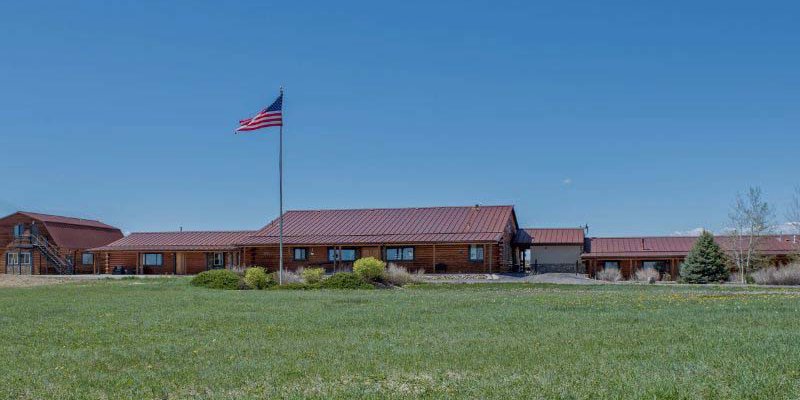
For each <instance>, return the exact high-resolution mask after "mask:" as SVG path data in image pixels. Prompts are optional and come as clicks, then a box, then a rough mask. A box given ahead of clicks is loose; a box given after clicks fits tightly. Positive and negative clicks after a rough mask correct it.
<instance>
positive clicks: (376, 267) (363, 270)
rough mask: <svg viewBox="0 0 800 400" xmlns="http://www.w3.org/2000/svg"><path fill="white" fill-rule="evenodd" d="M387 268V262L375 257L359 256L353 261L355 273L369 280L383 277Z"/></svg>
mask: <svg viewBox="0 0 800 400" xmlns="http://www.w3.org/2000/svg"><path fill="white" fill-rule="evenodd" d="M385 269H386V263H385V262H383V261H381V260H379V259H377V258H375V257H366V258H359V259H358V260H356V262H355V263H353V273H355V274H356V276H358V277H359V278H361V279H363V280H365V281H368V282H372V281H377V280H379V279H381V278H382V277H383V272H384V270H385Z"/></svg>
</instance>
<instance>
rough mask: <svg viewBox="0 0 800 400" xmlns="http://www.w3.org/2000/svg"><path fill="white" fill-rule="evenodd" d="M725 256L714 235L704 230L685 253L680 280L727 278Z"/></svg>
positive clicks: (714, 280)
mask: <svg viewBox="0 0 800 400" xmlns="http://www.w3.org/2000/svg"><path fill="white" fill-rule="evenodd" d="M729 274H730V271H728V265H727V257H726V256H725V253H724V252H723V251H722V248H720V247H719V245H718V244H717V242H715V241H714V236H713V235H712V234H711V233H709V232H706V231H704V232H703V233H702V234H701V235H700V237H699V238H697V241H696V242H694V246H692V249H691V250H690V251H689V254H687V255H686V260H685V261H684V263H683V265H681V281H682V282H686V283H709V282H725V281H726V280H728V275H729Z"/></svg>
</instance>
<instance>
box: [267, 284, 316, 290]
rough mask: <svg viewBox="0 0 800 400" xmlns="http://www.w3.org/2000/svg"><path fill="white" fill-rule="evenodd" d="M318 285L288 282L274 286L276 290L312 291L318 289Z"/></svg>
mask: <svg viewBox="0 0 800 400" xmlns="http://www.w3.org/2000/svg"><path fill="white" fill-rule="evenodd" d="M320 287H321V286H320V284H319V283H304V282H289V283H284V284H283V285H279V286H275V289H278V290H312V289H319V288H320Z"/></svg>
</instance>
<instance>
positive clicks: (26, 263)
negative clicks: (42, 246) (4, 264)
mask: <svg viewBox="0 0 800 400" xmlns="http://www.w3.org/2000/svg"><path fill="white" fill-rule="evenodd" d="M23 256H27V259H28V261H27V262H24V261H23V259H24V258H25V257H23ZM18 257H19V263H18V264H17V265H23V266H26V267H27V266H30V265H33V255H32V254H31V252H30V251H20V252H19V255H18Z"/></svg>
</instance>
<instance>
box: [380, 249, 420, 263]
mask: <svg viewBox="0 0 800 400" xmlns="http://www.w3.org/2000/svg"><path fill="white" fill-rule="evenodd" d="M408 249H411V258H408V259H407V258H405V250H408ZM389 250H396V251H397V254H398V256H399V257H398V258H389ZM383 256H384V258H385V259H386V261H414V260H415V259H416V258H417V249H416V248H415V247H414V246H391V247H387V248H385V249H384V251H383Z"/></svg>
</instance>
